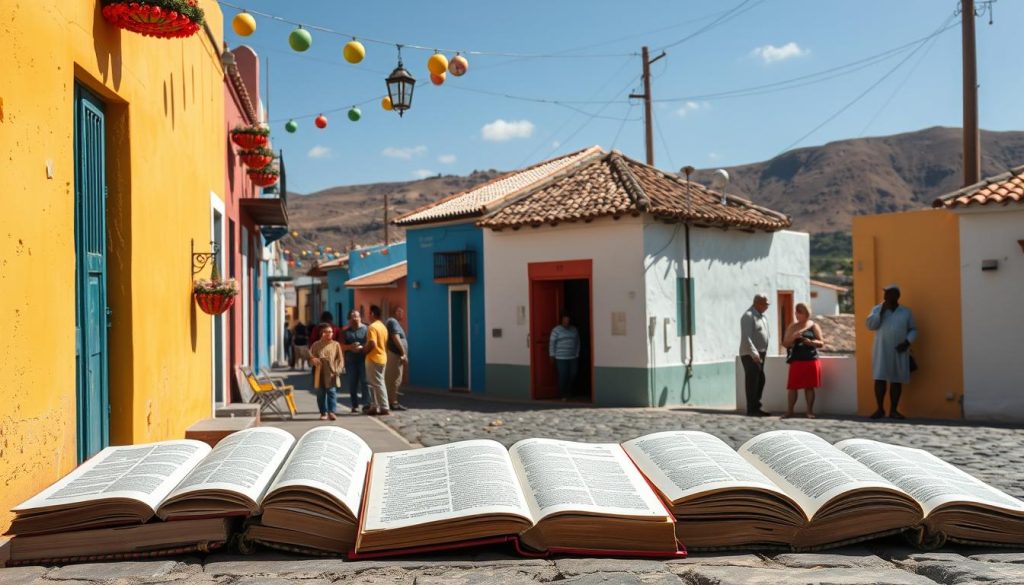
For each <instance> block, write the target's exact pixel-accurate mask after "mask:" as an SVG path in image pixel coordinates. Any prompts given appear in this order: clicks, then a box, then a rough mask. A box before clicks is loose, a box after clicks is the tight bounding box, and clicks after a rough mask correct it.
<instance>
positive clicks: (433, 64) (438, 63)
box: [427, 53, 448, 75]
mask: <svg viewBox="0 0 1024 585" xmlns="http://www.w3.org/2000/svg"><path fill="white" fill-rule="evenodd" d="M427 69H429V70H430V72H431V73H433V74H434V75H444V72H445V71H447V70H448V58H447V57H445V56H444V55H442V54H441V53H434V54H433V55H431V56H430V58H429V59H427Z"/></svg>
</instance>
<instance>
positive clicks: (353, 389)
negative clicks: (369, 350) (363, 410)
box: [341, 309, 370, 414]
mask: <svg viewBox="0 0 1024 585" xmlns="http://www.w3.org/2000/svg"><path fill="white" fill-rule="evenodd" d="M341 335H342V342H343V343H342V345H341V349H342V350H343V351H344V352H345V387H346V388H348V397H349V401H350V402H351V406H352V413H353V414H356V413H358V412H359V396H360V395H362V397H363V402H368V401H369V400H370V396H369V391H368V389H367V386H366V355H365V348H366V335H367V328H366V325H364V324H363V319H362V316H361V315H360V314H359V311H358V310H356V309H352V310H351V311H349V312H348V327H345V330H344V331H343V332H342V334H341Z"/></svg>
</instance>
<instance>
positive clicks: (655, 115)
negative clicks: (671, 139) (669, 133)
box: [651, 109, 678, 169]
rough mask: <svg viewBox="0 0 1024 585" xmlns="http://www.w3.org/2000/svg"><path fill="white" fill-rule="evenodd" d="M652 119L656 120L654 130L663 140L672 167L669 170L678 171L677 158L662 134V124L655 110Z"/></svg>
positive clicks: (662, 144) (652, 111) (652, 112)
mask: <svg viewBox="0 0 1024 585" xmlns="http://www.w3.org/2000/svg"><path fill="white" fill-rule="evenodd" d="M651 119H652V120H654V129H655V130H657V131H658V137H659V138H660V139H661V147H662V148H664V149H665V154H666V155H668V164H669V165H671V166H670V167H669V168H670V169H677V168H678V167H677V166H676V161H675V158H674V157H673V156H672V151H671V150H670V149H669V147H668V141H666V140H665V135H664V134H662V132H661V123H660V122H659V121H658V116H657V112H655V111H654V110H653V109H652V110H651Z"/></svg>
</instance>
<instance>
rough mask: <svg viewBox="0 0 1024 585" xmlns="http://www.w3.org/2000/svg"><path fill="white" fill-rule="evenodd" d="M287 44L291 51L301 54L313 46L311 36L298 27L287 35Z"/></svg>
mask: <svg viewBox="0 0 1024 585" xmlns="http://www.w3.org/2000/svg"><path fill="white" fill-rule="evenodd" d="M288 44H289V45H291V47H292V50H293V51H298V52H300V53H302V52H304V51H306V50H308V49H309V47H311V46H312V45H313V35H311V34H309V31H308V30H306V29H304V28H302V27H299V28H297V29H295V30H293V31H292V33H291V34H290V35H288Z"/></svg>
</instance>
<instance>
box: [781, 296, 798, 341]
mask: <svg viewBox="0 0 1024 585" xmlns="http://www.w3.org/2000/svg"><path fill="white" fill-rule="evenodd" d="M778 310H779V322H778V327H779V329H778V331H779V336H778V339H779V344H780V345H781V344H782V337H783V335H785V333H786V328H787V327H789V326H790V324H792V323H793V321H794V320H795V319H796V317H795V316H794V314H793V291H791V290H780V291H778Z"/></svg>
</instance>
